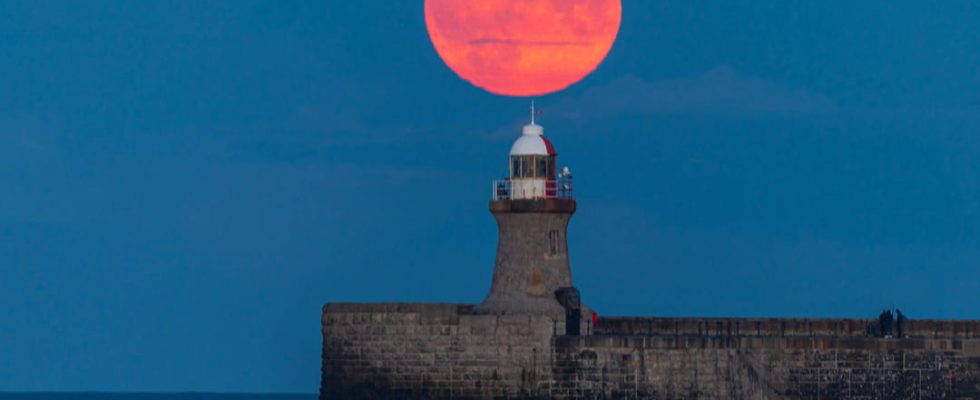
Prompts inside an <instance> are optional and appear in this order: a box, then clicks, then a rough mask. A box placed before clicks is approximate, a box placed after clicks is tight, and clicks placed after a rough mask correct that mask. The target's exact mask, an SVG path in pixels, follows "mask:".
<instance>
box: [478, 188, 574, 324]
mask: <svg viewBox="0 0 980 400" xmlns="http://www.w3.org/2000/svg"><path fill="white" fill-rule="evenodd" d="M490 212H491V213H493V216H494V218H495V219H496V220H497V229H498V232H499V240H498V242H497V259H496V262H495V264H494V268H493V283H492V284H491V287H490V293H489V294H487V297H486V299H484V300H483V302H482V303H480V304H479V305H478V306H477V307H476V309H475V311H476V312H478V313H481V314H554V315H556V316H563V315H564V314H565V308H564V307H562V305H561V304H559V303H558V300H557V299H556V297H555V292H556V291H557V290H558V289H559V288H564V287H571V286H572V271H571V268H570V266H569V261H568V242H567V241H566V239H565V233H566V230H567V227H568V221H569V219H571V217H572V214H573V213H575V200H571V199H534V200H494V201H491V202H490Z"/></svg>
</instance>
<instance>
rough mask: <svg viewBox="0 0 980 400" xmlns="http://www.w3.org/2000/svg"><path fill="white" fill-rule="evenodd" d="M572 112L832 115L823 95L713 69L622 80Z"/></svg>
mask: <svg viewBox="0 0 980 400" xmlns="http://www.w3.org/2000/svg"><path fill="white" fill-rule="evenodd" d="M573 101H574V102H575V103H577V104H575V105H574V107H565V108H566V109H570V110H571V109H578V110H589V112H588V114H589V115H590V116H592V117H608V116H612V115H623V114H639V115H645V114H675V113H677V114H683V113H688V114H712V115H758V114H805V113H823V112H833V111H835V110H837V105H836V104H835V102H834V101H833V100H831V99H830V98H828V97H826V96H822V95H819V94H813V93H810V92H807V91H806V90H803V89H791V88H787V87H784V86H781V85H779V84H776V83H774V82H771V81H766V80H763V79H759V78H754V77H747V76H743V75H740V74H738V73H736V72H735V71H734V70H732V69H731V68H729V67H717V68H714V69H712V70H710V71H708V72H706V73H704V74H702V75H701V76H699V77H697V78H694V79H674V80H663V81H655V82H649V81H646V80H643V79H641V78H638V77H636V76H632V75H627V76H624V77H622V78H619V79H616V80H614V81H612V82H609V83H608V84H606V85H603V86H599V87H595V88H593V89H590V90H587V91H585V92H584V93H583V94H582V95H581V96H579V97H578V98H577V99H575V100H573Z"/></svg>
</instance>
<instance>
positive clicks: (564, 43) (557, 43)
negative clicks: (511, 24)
mask: <svg viewBox="0 0 980 400" xmlns="http://www.w3.org/2000/svg"><path fill="white" fill-rule="evenodd" d="M470 44H472V45H474V46H479V45H486V44H504V45H510V46H517V45H520V46H592V45H594V43H592V42H584V41H567V40H515V39H497V38H479V39H473V40H470Z"/></svg>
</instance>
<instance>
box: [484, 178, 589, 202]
mask: <svg viewBox="0 0 980 400" xmlns="http://www.w3.org/2000/svg"><path fill="white" fill-rule="evenodd" d="M572 189H573V188H572V180H571V179H558V180H542V179H518V180H512V179H494V180H493V181H492V182H491V186H490V198H491V199H493V200H511V199H565V200H572V199H573V197H572Z"/></svg>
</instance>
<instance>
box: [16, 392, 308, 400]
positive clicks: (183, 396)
mask: <svg viewBox="0 0 980 400" xmlns="http://www.w3.org/2000/svg"><path fill="white" fill-rule="evenodd" d="M316 397H317V395H316V394H248V393H100V392H78V393H69V392H59V393H46V392H27V393H17V392H0V400H8V399H10V400H13V399H17V400H20V399H24V400H75V399H78V400H102V399H106V400H316Z"/></svg>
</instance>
